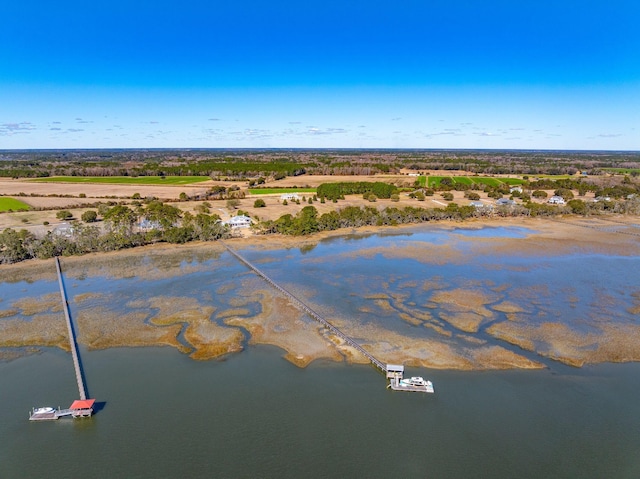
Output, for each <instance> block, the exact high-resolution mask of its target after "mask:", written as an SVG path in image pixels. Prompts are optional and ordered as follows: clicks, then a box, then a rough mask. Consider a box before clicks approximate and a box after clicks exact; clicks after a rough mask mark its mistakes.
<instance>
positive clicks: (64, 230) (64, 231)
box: [53, 223, 75, 238]
mask: <svg viewBox="0 0 640 479" xmlns="http://www.w3.org/2000/svg"><path fill="white" fill-rule="evenodd" d="M53 233H54V234H55V235H56V236H62V237H64V238H71V237H72V236H73V233H75V229H74V227H73V226H71V225H70V224H69V223H60V225H59V226H58V227H56V228H55V229H54V230H53Z"/></svg>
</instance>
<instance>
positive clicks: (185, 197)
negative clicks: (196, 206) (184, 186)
mask: <svg viewBox="0 0 640 479" xmlns="http://www.w3.org/2000/svg"><path fill="white" fill-rule="evenodd" d="M178 198H180V201H187V200H188V199H189V197H188V196H187V194H186V193H185V192H184V191H183V192H182V193H180V196H178Z"/></svg>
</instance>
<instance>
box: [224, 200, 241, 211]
mask: <svg viewBox="0 0 640 479" xmlns="http://www.w3.org/2000/svg"><path fill="white" fill-rule="evenodd" d="M238 206H240V200H239V199H237V198H229V199H228V200H227V208H229V209H232V208H233V209H234V210H235V209H237V208H238Z"/></svg>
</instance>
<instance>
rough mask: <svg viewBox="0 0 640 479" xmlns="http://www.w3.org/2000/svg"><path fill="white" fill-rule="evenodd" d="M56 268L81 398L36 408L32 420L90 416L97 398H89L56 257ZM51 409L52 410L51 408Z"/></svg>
mask: <svg viewBox="0 0 640 479" xmlns="http://www.w3.org/2000/svg"><path fill="white" fill-rule="evenodd" d="M55 261H56V270H57V272H58V284H59V285H60V297H61V299H62V309H63V311H64V317H65V320H66V322H67V331H68V332H69V344H70V346H71V355H72V357H73V367H74V369H75V373H76V383H77V384H78V395H79V396H80V399H79V400H76V401H74V402H73V404H71V406H69V409H60V408H58V409H53V408H34V409H33V410H32V411H31V412H30V413H29V420H30V421H55V420H56V419H59V418H61V417H65V416H72V417H76V418H77V417H89V416H91V415H92V414H93V405H94V403H95V399H87V388H86V386H85V383H84V376H83V375H82V367H81V364H80V353H79V352H78V343H77V341H76V333H75V330H74V329H73V323H72V322H71V314H70V312H69V302H68V301H67V293H66V291H65V287H64V281H63V279H62V270H61V269H60V260H59V259H58V258H57V257H56V258H55ZM50 409H51V410H50Z"/></svg>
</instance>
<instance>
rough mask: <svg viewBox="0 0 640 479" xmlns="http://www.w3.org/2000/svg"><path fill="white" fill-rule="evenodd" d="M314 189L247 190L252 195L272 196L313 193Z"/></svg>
mask: <svg viewBox="0 0 640 479" xmlns="http://www.w3.org/2000/svg"><path fill="white" fill-rule="evenodd" d="M315 192H316V189H315V188H249V193H251V194H252V195H273V194H279V193H315Z"/></svg>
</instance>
